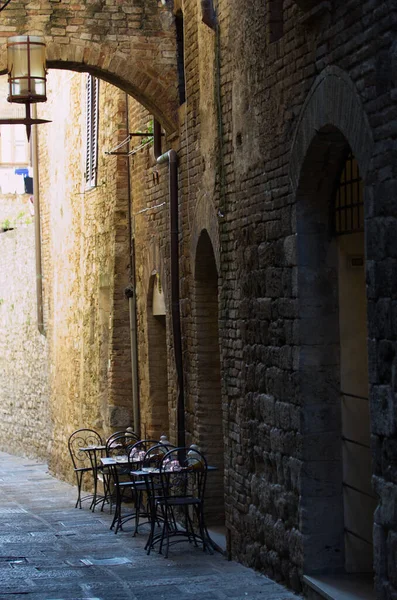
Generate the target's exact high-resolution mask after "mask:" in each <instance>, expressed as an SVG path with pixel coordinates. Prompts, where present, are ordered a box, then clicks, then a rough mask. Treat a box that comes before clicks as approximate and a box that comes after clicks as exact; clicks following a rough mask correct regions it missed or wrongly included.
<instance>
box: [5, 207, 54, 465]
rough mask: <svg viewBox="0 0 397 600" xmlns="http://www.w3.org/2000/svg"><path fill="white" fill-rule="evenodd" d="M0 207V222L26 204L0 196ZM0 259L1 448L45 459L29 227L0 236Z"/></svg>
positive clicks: (42, 371)
mask: <svg viewBox="0 0 397 600" xmlns="http://www.w3.org/2000/svg"><path fill="white" fill-rule="evenodd" d="M0 206H1V211H0V212H1V213H2V214H1V216H0V220H1V218H2V217H4V218H6V215H7V216H8V215H9V214H10V210H11V212H13V211H15V210H17V214H20V212H22V211H23V209H24V208H26V203H25V201H24V199H23V198H22V197H15V196H14V197H12V198H11V197H8V198H4V197H0ZM5 206H6V207H7V210H6V211H5V210H3V209H5ZM7 218H8V217H7ZM0 255H1V270H0V331H1V336H0V447H1V449H2V450H3V451H5V452H11V453H15V454H19V455H21V456H29V457H32V458H39V459H41V460H45V459H46V458H47V456H48V449H49V445H50V441H51V421H50V415H49V407H48V400H49V393H50V391H49V386H48V343H47V339H46V338H45V337H44V336H42V335H41V334H40V333H39V331H38V328H37V308H36V271H35V268H36V266H35V239H34V224H33V223H31V224H27V225H26V224H25V225H20V226H17V227H15V228H14V229H12V230H9V231H5V232H2V233H0Z"/></svg>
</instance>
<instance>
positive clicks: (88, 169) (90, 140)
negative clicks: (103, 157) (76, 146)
mask: <svg viewBox="0 0 397 600" xmlns="http://www.w3.org/2000/svg"><path fill="white" fill-rule="evenodd" d="M98 100H99V79H96V77H93V76H92V75H88V78H87V119H86V159H85V182H86V185H87V187H95V186H96V178H97V168H98V113H99V107H98Z"/></svg>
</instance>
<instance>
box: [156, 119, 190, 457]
mask: <svg viewBox="0 0 397 600" xmlns="http://www.w3.org/2000/svg"><path fill="white" fill-rule="evenodd" d="M159 131H160V135H161V129H160V128H159V127H156V121H155V122H154V127H153V132H154V134H155V139H154V149H155V158H156V159H157V163H158V164H159V165H161V164H163V163H166V162H167V163H168V165H169V171H168V172H169V197H170V234H171V240H170V242H171V257H170V258H171V314H172V333H173V337H174V356H175V368H176V374H177V381H178V388H179V389H178V401H177V426H178V446H184V445H185V394H184V385H183V356H182V333H181V311H180V298H179V240H178V235H179V226H178V155H177V153H176V152H175V150H168V152H165V153H164V154H161V155H160V156H156V151H161V137H160V141H159V140H158V139H157V140H156V137H158V136H159ZM158 149H160V150H158Z"/></svg>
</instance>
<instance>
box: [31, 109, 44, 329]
mask: <svg viewBox="0 0 397 600" xmlns="http://www.w3.org/2000/svg"><path fill="white" fill-rule="evenodd" d="M33 119H37V106H36V104H33ZM38 148H39V142H38V135H37V125H33V127H32V166H33V200H34V203H33V205H34V233H35V253H36V303H37V328H38V330H39V332H40V333H41V335H45V330H44V314H43V313H44V311H43V269H42V263H41V223H40V221H41V219H40V186H39V150H38Z"/></svg>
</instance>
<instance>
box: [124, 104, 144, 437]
mask: <svg viewBox="0 0 397 600" xmlns="http://www.w3.org/2000/svg"><path fill="white" fill-rule="evenodd" d="M125 104H126V120H125V121H126V128H127V135H128V132H129V130H130V129H129V127H130V121H129V116H128V94H126V95H125ZM129 150H130V143H129V142H128V144H127V152H129ZM131 196H132V194H131V179H130V157H129V156H128V154H127V197H128V237H129V244H130V287H129V288H127V290H126V296H127V298H128V308H129V314H130V343H131V376H132V413H133V419H134V430H135V433H136V434H137V435H138V436H139V435H140V429H141V420H140V406H139V386H138V339H137V338H138V336H137V319H136V286H135V283H136V281H135V244H134V239H133V234H134V228H133V225H132V211H131Z"/></svg>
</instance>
